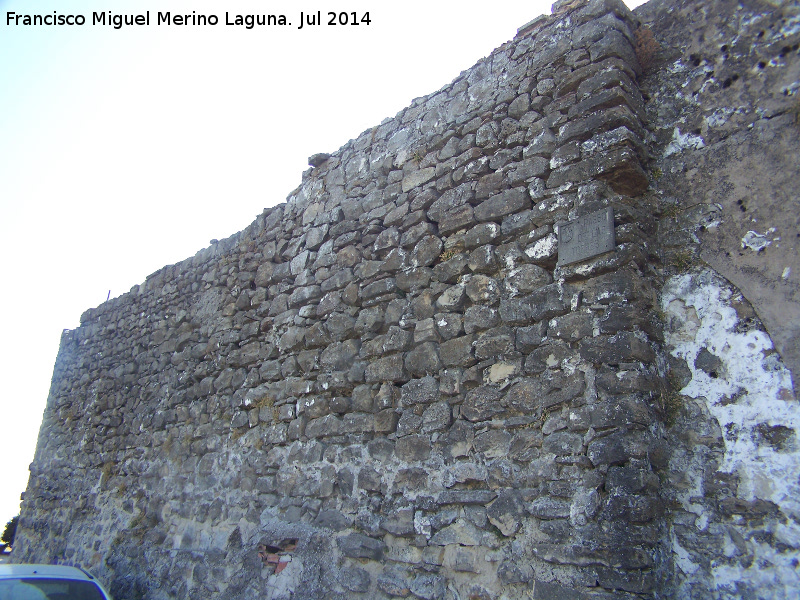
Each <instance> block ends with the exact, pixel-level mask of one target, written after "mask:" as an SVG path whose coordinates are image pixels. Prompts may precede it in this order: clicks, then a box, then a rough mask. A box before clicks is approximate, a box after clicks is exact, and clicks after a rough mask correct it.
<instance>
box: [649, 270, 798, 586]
mask: <svg viewBox="0 0 800 600" xmlns="http://www.w3.org/2000/svg"><path fill="white" fill-rule="evenodd" d="M736 295H737V294H736V292H735V291H734V290H733V289H732V287H731V285H730V284H729V283H728V282H727V281H725V280H724V279H722V278H721V277H720V276H719V275H716V274H715V273H714V272H713V271H711V270H710V269H702V270H697V271H692V272H690V273H685V274H681V275H676V276H674V277H672V278H670V279H669V280H668V281H667V283H666V285H665V287H664V290H663V293H662V299H661V305H662V309H663V311H664V314H665V318H666V330H665V341H666V344H667V348H668V351H669V352H670V354H671V355H672V356H673V357H675V358H678V359H681V360H682V361H685V365H686V368H688V371H689V374H688V375H686V376H685V379H684V380H683V381H681V383H683V384H684V385H683V387H682V388H681V389H680V390H679V391H678V393H679V394H680V395H681V398H684V400H685V399H688V398H691V399H692V400H693V401H694V403H695V404H696V406H697V407H698V411H699V412H698V413H697V414H696V415H695V417H696V418H697V419H698V421H695V425H696V429H695V431H696V433H697V434H698V435H699V434H700V432H701V431H703V430H706V436H707V437H709V438H714V437H717V436H719V437H720V438H721V441H722V449H721V451H720V453H719V454H720V455H719V456H718V457H715V458H714V459H713V460H708V457H707V455H706V453H705V452H704V451H698V450H697V448H694V447H692V445H691V444H687V445H686V447H685V448H682V449H681V450H679V451H678V452H676V453H675V455H674V457H673V459H672V464H671V467H672V469H673V471H674V472H676V473H677V472H679V471H683V472H684V475H685V480H684V483H683V486H682V487H683V489H682V490H681V491H678V492H677V493H676V494H675V498H676V499H677V500H678V501H679V502H680V504H681V506H682V508H683V510H685V511H686V514H687V515H695V519H694V524H693V525H694V528H695V529H696V532H695V536H688V535H687V536H682V537H683V538H684V540H685V541H684V540H681V539H680V537H681V536H678V535H677V534H676V533H675V531H674V530H673V533H672V535H671V542H672V549H673V552H674V554H675V563H676V565H677V567H678V569H679V570H680V571H681V572H682V574H683V579H684V583H683V586H684V587H685V588H690V587H691V585H690V584H689V583H687V582H688V581H691V580H692V578H695V580H696V579H700V578H703V577H707V578H708V580H709V581H708V588H709V589H708V591H709V592H711V594H712V596H711V597H717V598H736V597H741V594H742V593H743V591H744V590H749V591H748V593H749V594H753V596H752V597H758V598H785V599H787V600H788V599H789V598H794V597H796V594H797V590H798V589H800V575H799V574H798V568H797V566H798V562H799V561H800V453H798V450H799V449H800V445H799V443H798V442H799V441H800V440H798V434H797V431H798V430H800V404H798V402H797V399H796V398H795V396H794V393H793V391H792V385H791V376H790V373H789V371H788V370H787V368H786V367H785V365H784V364H783V362H782V361H781V359H780V356H779V355H778V353H777V352H776V351H775V349H774V347H773V345H772V342H771V340H770V339H769V336H768V335H767V334H766V332H765V331H764V330H763V329H761V328H760V327H759V326H758V323H757V322H750V323H748V322H746V321H745V320H743V319H742V318H741V317H740V315H739V314H738V313H737V310H736V308H735V306H734V304H735V303H739V304H741V302H742V301H743V299H742V298H741V297H738V298H736ZM686 380H688V381H686ZM703 420H704V421H706V423H705V424H703V423H701V422H699V421H703ZM695 441H697V438H695ZM714 443H716V440H713V441H711V442H710V444H711V445H713V444H714ZM706 444H709V442H708V441H704V443H703V444H701V445H706ZM710 465H711V466H713V468H714V469H716V470H717V472H718V474H729V475H732V476H733V478H732V480H731V485H730V489H729V492H730V493H731V494H732V495H731V496H730V497H722V498H719V500H721V501H722V502H724V503H727V508H728V509H729V510H728V512H729V514H723V515H722V517H721V518H720V512H723V513H724V512H725V511H724V510H723V511H720V507H719V506H717V507H714V506H713V505H711V504H710V503H709V500H710V498H709V497H708V494H707V493H706V492H707V489H706V487H707V485H708V482H707V481H706V479H708V478H710V477H711V476H712V474H711V473H710V472H709V466H710ZM718 474H714V475H715V476H716V475H718ZM737 501H741V506H737ZM756 506H758V507H759V510H762V512H763V509H764V508H765V507H768V508H767V510H766V513H765V514H761V515H759V516H760V517H761V518H760V519H757V521H759V522H758V523H756V524H754V523H753V521H752V514H750V513H749V512H748V511H749V510H750V508H752V507H756ZM709 528H711V534H713V533H715V531H714V530H717V531H716V533H718V534H719V533H721V538H720V541H721V542H722V543H721V547H720V548H719V556H717V557H711V560H708V557H702V556H698V554H699V553H698V552H697V549H698V547H699V544H698V543H696V542H697V536H703V532H706V531H707V530H709ZM717 537H718V538H719V537H720V536H719V535H718V536H717ZM687 541H688V542H689V543H687ZM692 542H694V544H693V545H690V543H692Z"/></svg>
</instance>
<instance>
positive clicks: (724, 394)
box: [14, 0, 800, 600]
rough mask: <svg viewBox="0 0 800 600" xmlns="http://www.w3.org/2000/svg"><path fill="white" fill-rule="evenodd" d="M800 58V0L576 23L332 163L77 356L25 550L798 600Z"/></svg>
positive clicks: (260, 590) (318, 165)
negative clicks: (599, 243) (591, 239)
mask: <svg viewBox="0 0 800 600" xmlns="http://www.w3.org/2000/svg"><path fill="white" fill-rule="evenodd" d="M798 42H800V9H798V5H797V4H796V3H795V2H791V1H781V0H770V1H768V2H767V1H761V0H742V1H741V2H738V3H737V2H735V1H727V0H709V1H707V2H700V1H699V0H664V1H659V0H653V1H652V2H650V3H649V4H647V5H645V6H643V7H640V8H639V9H638V10H637V11H636V12H635V13H632V12H630V11H629V10H628V9H627V8H626V7H625V6H624V5H623V4H622V3H621V2H619V1H618V0H571V1H560V2H557V3H556V4H555V5H554V6H553V14H552V15H551V16H547V17H540V18H538V19H536V20H534V21H533V22H531V23H529V24H528V25H526V26H524V27H523V28H521V29H520V31H519V33H518V35H517V36H516V37H515V38H514V39H513V40H512V41H510V42H508V43H506V44H504V45H503V46H501V47H500V48H498V49H497V50H495V51H494V52H493V53H492V54H491V55H490V56H488V57H487V58H485V59H483V60H481V61H480V62H479V63H478V64H476V65H475V66H474V67H472V68H471V69H469V70H467V71H464V72H463V73H462V74H461V75H460V76H459V77H458V78H457V79H456V80H454V81H453V82H452V83H450V84H448V85H446V86H445V87H443V88H442V89H441V90H439V91H437V92H435V93H433V94H431V95H429V96H426V97H424V98H419V99H417V100H415V101H414V102H413V103H412V104H411V106H409V107H408V108H406V109H404V110H402V111H401V112H400V113H398V114H397V115H396V116H395V117H394V118H391V119H387V120H385V121H383V122H382V123H381V124H380V125H378V126H376V127H374V128H372V129H370V130H368V131H365V132H364V133H362V134H361V135H360V136H358V137H357V138H356V139H354V140H351V141H349V142H348V143H347V144H345V145H344V146H343V147H342V148H340V149H339V150H338V151H337V152H334V153H333V154H331V155H327V154H320V155H315V156H314V157H312V160H311V161H310V162H311V164H312V165H313V167H312V168H311V169H309V170H308V171H307V172H306V173H304V175H303V182H302V185H301V186H300V187H298V188H297V189H296V190H295V191H293V192H292V193H291V194H290V196H289V197H288V199H287V202H286V203H285V204H282V205H279V206H276V207H274V208H269V209H266V210H265V211H264V212H263V213H262V214H261V215H260V216H259V217H258V218H257V219H256V221H255V222H254V223H252V224H251V225H250V226H248V227H247V228H246V229H244V230H243V231H241V232H239V233H238V234H235V235H233V236H232V237H230V238H228V239H226V240H223V241H221V242H218V243H215V244H213V245H212V246H210V247H208V248H206V249H204V250H201V251H200V252H198V253H197V254H196V255H195V256H194V257H192V258H190V259H187V260H185V261H183V262H181V263H178V264H176V265H170V266H167V267H164V268H163V269H161V270H160V271H158V272H156V273H154V274H153V275H151V276H150V277H148V279H147V281H145V282H144V283H143V284H142V285H139V286H135V287H134V288H133V289H132V290H131V291H130V293H128V294H125V295H123V296H121V297H119V298H116V299H113V300H110V301H108V302H106V303H104V304H102V305H101V306H99V307H98V308H96V309H92V310H88V311H87V312H86V313H84V314H83V316H82V317H81V326H80V327H79V328H78V329H76V330H73V331H66V332H65V333H64V335H63V337H62V340H61V348H60V352H59V355H58V359H57V362H56V365H55V369H54V374H53V380H52V387H51V390H50V395H49V398H48V404H47V409H46V411H45V415H44V420H43V424H42V429H41V432H40V437H39V442H38V446H37V451H36V457H35V460H34V462H33V464H32V465H31V476H30V482H29V486H28V490H27V491H26V493H25V497H24V503H23V509H22V515H21V521H20V524H19V531H18V537H17V544H16V546H15V551H14V559H15V560H16V561H20V562H21V561H41V562H51V561H64V562H67V561H68V562H77V563H81V564H83V565H84V566H87V567H89V568H92V569H93V570H95V571H96V572H97V573H98V574H99V575H101V576H102V577H104V579H105V580H107V581H108V582H109V583H110V586H111V589H112V592H113V593H114V594H115V596H116V597H117V598H119V599H123V600H126V599H147V600H166V599H181V600H182V599H195V598H197V599H199V598H203V599H206V598H215V599H226V600H239V599H241V600H245V599H247V600H249V599H256V598H258V599H262V598H265V599H271V600H278V599H289V598H291V599H295V600H301V599H317V598H332V599H335V598H341V599H345V598H348V599H349V598H393V597H408V598H421V599H425V600H434V599H448V600H466V599H471V600H483V599H487V600H489V599H491V600H495V599H497V600H499V599H522V598H535V599H542V600H544V599H550V600H555V599H562V598H570V599H573V598H575V599H580V598H584V599H611V598H614V599H617V598H619V599H625V598H627V599H634V598H642V599H643V598H693V599H722V598H783V599H788V598H795V597H797V593H798V590H800V576H799V575H798V573H800V570H799V569H798V561H799V560H800V501H799V500H798V498H800V481H799V479H800V447H798V434H797V431H798V427H800V408H798V403H797V395H796V392H797V369H798V368H799V365H800V342H799V340H800V316H799V315H800V266H799V265H800V257H798V246H799V245H800V228H799V227H798V219H800V217H799V216H798V215H800V198H799V197H798V185H797V176H798V173H800V158H799V157H800V147H799V146H800V142H798V140H800V52H799V51H798ZM608 208H610V209H611V210H612V213H613V241H614V244H613V248H612V249H611V250H610V251H607V252H603V253H601V254H597V255H594V256H590V257H587V258H585V259H582V260H578V261H577V262H569V263H567V262H566V261H560V262H559V248H558V233H559V227H560V226H561V225H562V224H564V223H567V222H570V221H575V220H576V219H578V218H579V217H582V216H584V215H589V214H591V213H596V212H597V211H600V210H603V209H608ZM578 229H579V228H575V230H576V231H577V230H578ZM792 373H794V374H795V379H794V383H793V381H792Z"/></svg>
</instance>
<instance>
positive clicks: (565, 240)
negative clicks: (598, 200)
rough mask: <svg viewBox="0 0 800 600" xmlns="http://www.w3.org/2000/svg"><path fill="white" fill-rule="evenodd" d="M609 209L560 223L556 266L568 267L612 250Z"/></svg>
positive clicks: (612, 224)
mask: <svg viewBox="0 0 800 600" xmlns="http://www.w3.org/2000/svg"><path fill="white" fill-rule="evenodd" d="M615 245H616V241H615V239H614V210H613V209H612V208H611V207H608V208H604V209H602V210H598V211H597V212H593V213H589V214H588V215H583V216H582V217H578V218H577V219H575V220H574V221H569V222H568V223H562V224H561V225H559V227H558V265H559V266H561V265H568V264H570V263H574V262H578V261H580V260H584V259H586V258H590V257H592V256H596V255H598V254H603V253H604V252H609V251H610V250H613V249H614V246H615Z"/></svg>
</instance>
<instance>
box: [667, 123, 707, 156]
mask: <svg viewBox="0 0 800 600" xmlns="http://www.w3.org/2000/svg"><path fill="white" fill-rule="evenodd" d="M705 145H706V143H705V142H704V141H703V138H701V137H700V136H699V135H694V134H691V133H681V130H680V128H678V127H676V128H675V131H673V132H672V141H671V142H670V143H669V144H668V145H667V148H666V150H664V156H665V157H666V156H670V155H672V154H677V153H678V152H683V151H684V150H686V149H687V148H691V149H693V150H699V149H700V148H705Z"/></svg>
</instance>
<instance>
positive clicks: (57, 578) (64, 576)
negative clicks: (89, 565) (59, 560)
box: [0, 564, 112, 600]
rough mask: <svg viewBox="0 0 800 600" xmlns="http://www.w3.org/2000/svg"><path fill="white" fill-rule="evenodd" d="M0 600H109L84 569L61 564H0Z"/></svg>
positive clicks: (97, 582) (109, 597)
mask: <svg viewBox="0 0 800 600" xmlns="http://www.w3.org/2000/svg"><path fill="white" fill-rule="evenodd" d="M0 600H112V599H111V596H110V595H109V594H108V592H106V591H105V590H104V589H103V586H102V585H100V582H99V581H97V579H95V578H94V577H93V576H92V575H90V574H89V573H88V572H86V571H84V570H83V569H79V568H77V567H67V566H64V565H25V564H21V565H8V564H5V565H0Z"/></svg>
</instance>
